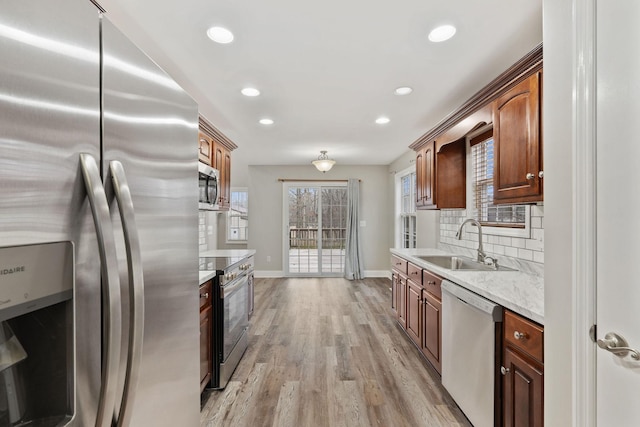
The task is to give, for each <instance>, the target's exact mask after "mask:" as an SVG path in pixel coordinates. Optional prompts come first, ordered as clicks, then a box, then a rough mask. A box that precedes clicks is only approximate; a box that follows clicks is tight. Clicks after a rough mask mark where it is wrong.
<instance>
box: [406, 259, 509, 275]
mask: <svg viewBox="0 0 640 427" xmlns="http://www.w3.org/2000/svg"><path fill="white" fill-rule="evenodd" d="M417 258H420V259H421V260H424V261H426V262H429V263H431V264H435V265H437V266H438V267H442V268H446V269H448V270H470V271H515V270H514V269H513V268H509V267H503V266H499V267H498V268H495V267H494V266H493V265H487V264H482V263H480V262H477V261H475V260H473V259H471V258H467V257H463V256H458V255H426V256H418V257H417Z"/></svg>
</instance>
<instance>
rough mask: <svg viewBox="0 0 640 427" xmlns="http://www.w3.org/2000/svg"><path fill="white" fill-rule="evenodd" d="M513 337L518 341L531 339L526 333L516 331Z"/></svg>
mask: <svg viewBox="0 0 640 427" xmlns="http://www.w3.org/2000/svg"><path fill="white" fill-rule="evenodd" d="M513 337H514V338H515V339H517V340H526V339H527V338H529V335H527V333H526V332H518V331H515V332H514V333H513Z"/></svg>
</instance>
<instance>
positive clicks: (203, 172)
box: [198, 162, 220, 211]
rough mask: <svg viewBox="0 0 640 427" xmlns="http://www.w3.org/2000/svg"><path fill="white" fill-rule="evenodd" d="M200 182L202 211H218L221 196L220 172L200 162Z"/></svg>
mask: <svg viewBox="0 0 640 427" xmlns="http://www.w3.org/2000/svg"><path fill="white" fill-rule="evenodd" d="M198 181H199V183H200V199H199V204H198V208H199V209H200V210H207V211H214V210H218V200H219V195H220V172H219V171H218V170H217V169H214V168H212V167H211V166H207V165H205V164H204V163H201V162H198Z"/></svg>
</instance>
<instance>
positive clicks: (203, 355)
mask: <svg viewBox="0 0 640 427" xmlns="http://www.w3.org/2000/svg"><path fill="white" fill-rule="evenodd" d="M211 310H212V309H211V306H209V307H207V308H206V309H204V310H202V311H201V312H200V392H202V390H204V389H205V387H206V386H207V384H208V383H209V381H210V380H211V372H212V367H213V365H212V362H213V349H212V348H211V340H212V336H211V334H212V332H213V331H212V329H211V326H212V325H211V314H212V311H211Z"/></svg>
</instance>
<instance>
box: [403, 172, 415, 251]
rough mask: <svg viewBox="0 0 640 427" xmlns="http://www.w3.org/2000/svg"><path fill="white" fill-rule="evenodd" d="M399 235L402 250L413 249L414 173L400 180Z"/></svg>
mask: <svg viewBox="0 0 640 427" xmlns="http://www.w3.org/2000/svg"><path fill="white" fill-rule="evenodd" d="M400 198H401V208H400V233H401V243H402V247H403V248H415V247H416V242H417V231H416V203H415V200H416V173H415V172H411V173H408V174H407V175H404V176H402V177H401V178H400Z"/></svg>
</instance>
